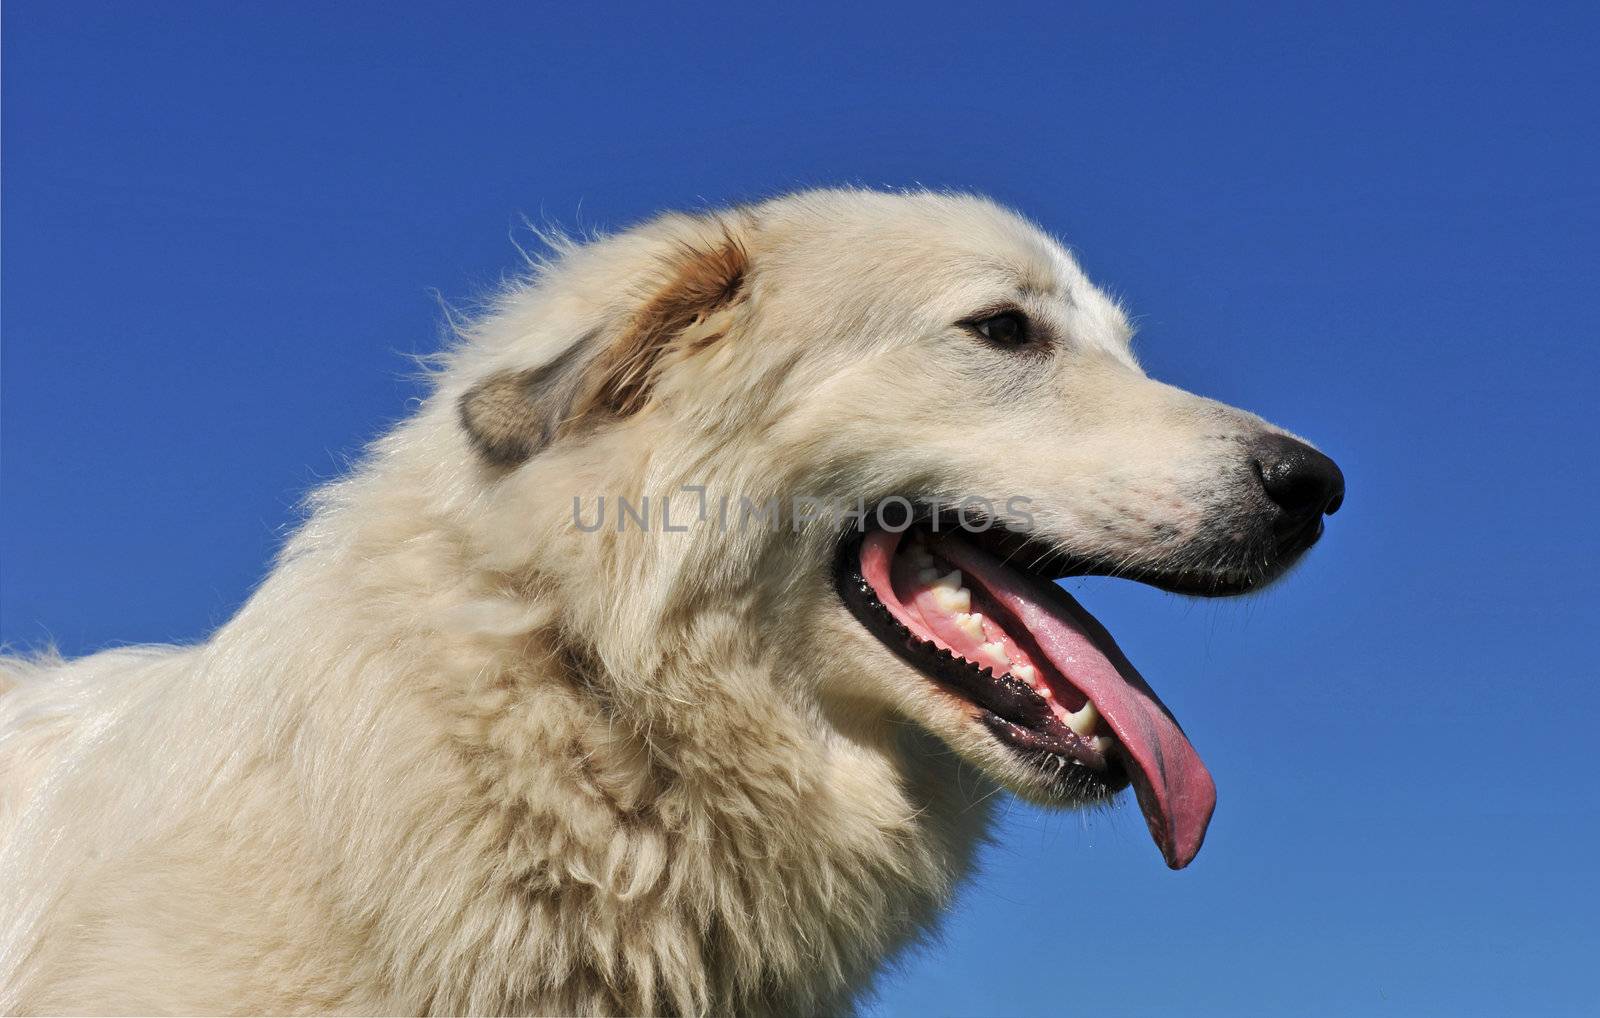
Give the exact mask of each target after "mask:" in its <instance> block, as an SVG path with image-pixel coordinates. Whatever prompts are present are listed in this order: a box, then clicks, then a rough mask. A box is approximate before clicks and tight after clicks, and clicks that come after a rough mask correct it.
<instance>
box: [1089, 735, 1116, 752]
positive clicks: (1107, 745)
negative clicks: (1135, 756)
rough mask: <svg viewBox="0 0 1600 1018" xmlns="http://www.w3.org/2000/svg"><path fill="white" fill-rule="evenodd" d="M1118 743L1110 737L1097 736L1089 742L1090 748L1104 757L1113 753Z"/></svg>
mask: <svg viewBox="0 0 1600 1018" xmlns="http://www.w3.org/2000/svg"><path fill="white" fill-rule="evenodd" d="M1116 743H1117V740H1116V739H1113V738H1112V737H1111V736H1109V735H1096V736H1095V737H1094V738H1092V739H1090V740H1089V748H1090V749H1092V750H1094V751H1095V752H1096V753H1099V754H1101V755H1102V756H1104V755H1105V754H1106V753H1109V752H1111V747H1112V746H1114V745H1116Z"/></svg>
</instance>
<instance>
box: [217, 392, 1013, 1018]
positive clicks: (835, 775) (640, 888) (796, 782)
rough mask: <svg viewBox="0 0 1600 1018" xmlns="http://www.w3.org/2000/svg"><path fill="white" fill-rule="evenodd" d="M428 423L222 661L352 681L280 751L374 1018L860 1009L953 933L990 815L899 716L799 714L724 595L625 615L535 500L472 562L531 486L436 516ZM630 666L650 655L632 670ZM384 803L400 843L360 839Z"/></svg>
mask: <svg viewBox="0 0 1600 1018" xmlns="http://www.w3.org/2000/svg"><path fill="white" fill-rule="evenodd" d="M442 417H443V411H436V412H433V413H424V414H423V415H422V416H421V417H420V418H419V419H418V420H415V421H413V422H409V423H408V424H407V425H404V426H402V428H401V429H400V430H399V431H398V432H397V433H396V434H395V435H394V436H392V437H391V438H389V439H387V440H385V442H384V443H381V444H380V446H379V448H378V450H377V451H376V453H375V455H374V457H373V459H372V461H371V462H370V463H369V464H368V465H367V466H366V467H364V468H363V469H362V470H360V471H358V472H357V473H356V474H355V475H353V476H352V477H351V478H349V479H347V480H344V481H341V482H338V483H337V484H335V485H333V486H331V487H330V488H328V489H326V490H325V491H324V492H323V493H322V494H321V495H320V496H319V498H318V508H317V510H316V512H315V514H314V515H313V517H312V518H311V520H310V521H309V522H308V524H307V526H306V527H305V528H304V530H303V531H302V533H301V534H300V535H299V536H298V537H297V538H296V539H295V541H293V542H292V543H291V545H290V547H289V549H288V550H287V551H286V553H285V559H284V562H283V563H282V565H281V567H280V570H279V571H278V572H277V573H276V574H275V575H274V576H273V578H272V579H270V580H269V581H268V583H267V584H266V585H265V586H264V587H263V589H262V590H261V592H260V593H259V594H258V595H257V597H256V598H254V599H253V600H252V602H251V604H250V605H248V606H247V607H246V608H245V610H244V611H242V612H241V613H240V615H239V617H238V618H236V619H235V621H234V622H232V623H230V624H229V626H227V627H225V628H224V630H223V631H222V632H221V633H220V634H219V636H218V638H217V640H216V641H215V643H214V645H213V647H212V648H211V649H212V652H214V653H227V652H228V647H229V645H230V644H231V643H235V642H241V643H248V642H249V641H251V640H254V639H259V638H260V635H261V634H262V633H264V632H265V631H266V630H267V629H268V628H269V627H271V628H273V629H277V628H278V627H283V626H296V627H300V628H299V630H297V631H299V632H301V633H302V634H303V638H302V639H299V640H297V641H293V642H290V641H281V640H280V641H273V642H274V644H275V646H276V647H277V648H280V649H282V648H285V647H288V648H292V652H295V653H299V654H303V655H308V656H309V657H308V659H316V658H321V659H324V660H327V659H337V660H341V661H344V662H347V664H348V671H347V672H346V673H345V674H341V675H337V676H334V675H329V676H326V677H324V678H323V679H322V680H321V682H322V683H323V685H322V686H321V688H320V689H319V690H315V691H310V692H309V694H308V695H313V696H318V697H320V699H321V702H320V703H319V706H318V709H317V710H316V711H315V712H311V713H313V714H314V715H315V716H317V717H320V718H321V719H322V722H321V724H322V725H323V726H324V727H323V728H322V729H321V730H318V731H306V730H305V729H304V728H303V727H302V728H301V729H299V730H296V731H292V732H291V731H284V732H281V733H280V738H281V739H282V743H281V744H282V745H283V746H286V747H292V756H291V765H292V766H294V767H296V769H297V771H298V773H296V774H295V775H294V780H295V781H296V782H298V783H299V784H300V785H301V786H302V787H305V786H307V785H310V786H311V790H310V791H309V792H308V793H307V794H305V795H303V796H301V798H300V800H299V801H300V802H301V803H303V804H304V809H306V810H308V811H312V812H313V814H314V815H311V816H307V817H304V818H303V821H302V822H303V823H304V825H305V827H306V829H307V830H309V831H311V832H315V833H317V834H320V835H321V836H322V837H323V838H324V839H325V843H324V844H322V845H315V844H313V845H310V846H308V855H309V856H311V857H317V856H319V855H320V854H321V853H323V852H325V851H332V852H333V853H334V855H335V857H339V856H340V855H346V854H349V853H359V854H360V855H361V858H359V859H353V860H351V862H350V864H349V865H346V866H342V867H339V870H340V872H338V873H336V874H335V875H334V877H333V879H331V880H330V881H328V882H327V884H326V885H325V886H326V887H327V888H328V889H330V890H331V891H332V892H333V895H334V898H335V900H334V901H332V902H330V903H329V904H328V906H327V908H328V910H329V911H330V912H332V913H334V914H335V915H339V916H341V917H342V918H343V920H344V921H347V922H350V923H356V924H365V925H366V926H367V929H368V930H369V931H370V932H369V933H368V938H367V939H368V943H369V944H370V946H371V948H372V950H373V951H374V952H376V953H377V955H378V957H379V960H380V964H381V968H382V970H383V972H384V973H385V979H386V980H387V981H388V983H389V984H390V985H391V986H392V992H393V997H392V999H388V1000H384V1001H381V1002H376V1003H379V1004H380V1006H383V1007H385V1008H386V1009H389V1010H410V1009H426V1010H430V1011H450V1012H458V1013H463V1012H484V1011H516V1010H534V1011H546V1012H556V1013H572V1014H583V1013H595V1012H626V1013H669V1012H685V1013H699V1012H705V1011H711V1012H721V1013H741V1014H756V1013H764V1012H771V1013H812V1014H816V1013H836V1012H839V1011H841V1010H845V1009H848V1007H849V1006H850V1003H851V1001H852V1000H853V999H854V998H855V997H856V996H857V995H859V993H860V992H861V991H862V990H864V989H865V988H866V987H868V986H869V985H870V982H871V979H872V976H873V974H874V973H875V972H876V971H877V970H878V969H879V968H880V967H881V966H882V964H883V963H884V961H885V960H886V959H887V958H888V957H889V956H891V955H892V954H893V953H894V952H896V951H897V950H898V949H899V948H901V947H903V946H904V945H906V944H907V943H908V942H911V941H913V940H915V939H916V938H917V937H919V936H920V935H922V934H924V933H925V932H926V931H928V930H929V929H930V927H931V926H932V924H933V923H934V921H935V919H936V916H937V915H938V913H939V912H940V910H941V909H942V908H943V906H944V905H946V904H947V903H948V899H949V897H950V894H951V892H952V889H953V886H954V884H955V883H956V881H957V880H959V878H960V877H961V875H962V874H963V873H964V872H965V871H966V869H967V868H968V866H969V864H970V859H971V855H972V852H973V850H974V848H975V846H976V844H977V843H978V841H979V840H980V839H981V837H982V831H983V828H984V826H985V822H986V818H987V810H986V808H985V807H984V806H983V805H982V804H981V801H979V800H981V799H983V798H984V791H985V789H986V788H987V785H986V784H985V783H983V782H982V781H975V780H974V777H975V776H974V775H971V774H961V775H958V774H957V773H956V772H957V768H958V767H959V766H960V765H959V764H958V763H956V762H955V761H954V759H953V758H952V757H951V756H950V755H949V754H946V753H941V752H938V751H935V750H931V749H929V748H928V747H927V746H925V745H923V744H921V743H920V742H918V739H919V736H916V735H914V734H912V733H911V732H910V731H909V730H908V729H907V728H906V727H905V726H903V725H899V724H896V723H895V722H894V721H893V720H892V719H890V718H888V717H882V716H871V715H866V716H855V715H852V714H851V713H850V712H849V711H844V712H841V714H842V715H844V716H845V717H848V718H849V719H850V720H849V721H848V722H846V721H843V720H840V719H839V718H832V717H828V716H826V715H825V711H823V710H822V709H821V708H819V707H817V706H814V705H812V706H808V697H807V696H806V695H805V693H804V692H803V686H801V685H797V684H796V683H795V682H794V681H793V679H792V677H789V676H783V675H778V674H774V671H775V669H777V668H780V667H781V665H780V664H779V663H778V659H777V657H776V656H775V655H774V654H773V653H772V651H771V648H770V647H769V646H768V645H767V644H766V643H764V642H763V641H762V640H758V639H755V638H754V636H753V634H754V633H757V632H761V631H762V630H761V629H760V628H759V627H754V626H752V625H751V619H750V617H749V615H750V613H751V612H753V611H755V610H757V609H756V607H755V606H753V605H750V604H746V603H742V602H741V601H740V599H739V595H738V593H737V591H736V590H734V589H729V590H727V591H725V592H724V596H723V599H721V600H719V601H709V602H707V601H705V600H704V598H703V593H702V601H701V603H700V606H699V607H698V608H697V610H695V611H694V612H692V613H687V612H684V611H682V610H681V608H680V606H679V605H677V604H675V603H665V604H657V605H643V604H639V603H637V602H638V596H639V595H638V593H637V591H632V592H630V591H629V590H628V589H627V587H628V585H629V583H630V582H634V581H636V580H637V579H638V578H637V577H633V576H632V575H631V571H630V566H629V562H630V549H629V546H628V541H629V540H630V537H629V536H628V535H627V534H617V533H614V532H612V533H607V534H604V535H599V534H595V535H590V534H580V533H577V532H575V531H574V530H573V528H571V527H570V525H567V526H558V525H555V524H553V523H551V522H550V520H551V518H552V517H554V518H558V519H561V520H563V521H564V520H565V519H567V517H565V516H563V515H561V514H564V513H566V512H568V511H569V509H570V507H569V506H560V507H557V506H555V505H551V504H548V502H549V500H546V502H547V504H546V506H545V510H546V511H544V512H538V513H533V514H531V518H530V519H529V522H528V524H527V527H526V529H528V530H529V531H530V532H531V534H530V537H531V539H530V540H529V542H528V543H527V544H526V545H523V546H522V547H520V548H517V549H509V548H504V547H501V548H495V549H486V548H485V547H483V546H482V545H479V544H476V543H475V541H476V539H475V537H474V533H475V532H495V533H503V532H504V529H503V527H504V521H503V520H497V519H496V518H495V517H496V515H497V514H498V513H501V512H505V511H511V510H510V509H509V507H510V506H516V507H517V511H520V512H523V513H525V514H526V513H528V507H529V504H530V503H529V502H528V501H527V498H528V492H529V491H530V490H534V489H537V487H538V485H539V481H538V479H537V477H533V478H524V479H521V480H520V481H518V480H512V479H508V480H507V481H506V482H505V485H504V486H503V490H500V491H499V494H498V496H497V495H493V494H492V495H489V496H476V497H474V498H473V499H471V500H467V501H463V502H460V503H456V504H448V503H440V502H438V501H425V500H428V499H436V498H437V496H436V495H430V494H427V493H430V492H432V493H436V492H440V491H446V492H448V491H460V490H464V486H462V485H454V484H451V483H448V481H447V482H445V483H439V482H440V480H441V479H440V478H438V477H437V476H434V477H431V478H429V479H428V480H429V481H430V482H431V483H422V481H423V478H422V477H421V476H420V473H421V472H422V471H427V470H435V471H436V470H437V467H436V464H437V463H439V462H440V461H441V460H442V459H443V457H441V455H440V453H439V451H438V450H437V449H436V448H434V446H435V444H436V443H438V442H440V441H446V440H448V439H447V437H446V436H447V435H448V423H447V422H444V421H441V420H439V419H440V418H442ZM419 451H420V452H421V453H422V454H421V455H416V453H417V452H419ZM456 460H457V461H458V462H461V457H459V456H457V457H456ZM410 464H415V467H413V466H411V465H410ZM461 469H463V470H471V469H477V467H476V466H473V465H471V464H464V465H463V466H462V467H461ZM552 469H562V467H561V465H560V464H554V465H553V466H552ZM594 480H595V482H596V483H597V484H599V483H601V481H600V479H594ZM519 483H520V484H521V485H522V487H521V488H518V487H517V485H518V484H519ZM596 490H606V489H604V488H597V489H596ZM497 498H500V499H504V500H505V504H499V503H498V502H497ZM353 521H360V524H359V529H355V527H356V524H355V523H354V522H353ZM412 524H415V526H412ZM405 527H409V529H397V528H405ZM650 537H651V538H653V539H657V540H659V539H660V535H659V534H652V535H650ZM694 558H695V555H694V553H693V551H692V550H689V551H686V553H685V555H684V561H686V562H692V561H693V560H694ZM577 577H586V578H587V580H588V582H586V583H581V584H580V583H576V582H573V580H574V578H577ZM291 578H292V579H291ZM663 586H665V587H667V588H668V589H670V588H671V584H666V585H663V584H653V585H650V586H649V587H648V589H661V588H662V587H663ZM280 590H281V591H294V592H295V597H296V598H297V603H289V602H287V601H285V600H282V599H281V598H280ZM580 598H582V599H586V600H584V601H582V602H581V603H577V602H576V601H575V599H580ZM336 604H337V605H343V606H345V608H346V609H347V610H348V606H349V605H351V604H357V605H369V606H373V607H374V608H376V609H377V610H375V611H374V612H373V613H372V614H371V616H370V617H369V618H368V619H366V620H365V622H366V623H367V625H368V626H369V628H368V629H366V630H365V632H364V634H363V637H362V639H361V643H362V645H361V646H359V647H352V646H344V647H340V648H338V653H337V654H334V655H333V656H332V658H330V656H329V655H330V651H331V650H332V648H331V647H330V646H329V641H333V640H337V639H341V638H342V639H348V631H347V630H346V631H344V632H341V633H329V634H327V635H326V639H323V638H322V637H321V636H320V635H319V632H318V630H319V620H321V619H324V618H334V617H339V615H338V613H337V612H335V611H334V610H333V606H334V605H336ZM433 605H439V606H448V610H445V611H439V612H435V611H433V610H432V608H431V606H433ZM641 626H644V627H648V628H649V629H650V630H651V631H650V632H649V634H648V639H644V640H640V639H638V637H639V636H640V635H641V631H640V627H641ZM607 631H613V637H614V638H612V639H610V640H604V639H597V638H596V637H597V634H604V633H605V632H607ZM617 634H620V639H619V638H615V637H616V636H617ZM630 640H634V641H636V643H635V644H634V645H637V646H649V647H651V648H652V655H651V656H650V657H648V658H641V657H638V656H636V655H630V654H629V653H628V650H627V648H628V647H629V645H630ZM239 652H240V653H241V654H242V655H246V656H248V655H250V654H251V653H252V652H251V650H250V649H248V648H245V647H241V648H240V651H239ZM285 669H286V671H289V672H293V671H295V670H297V666H296V665H294V664H286V665H285ZM809 699H810V702H811V703H812V704H814V703H815V699H814V698H809ZM330 708H334V710H335V711H337V713H335V712H334V711H330ZM279 716H282V717H292V716H293V712H288V711H284V712H280V715H279ZM351 733H360V735H359V738H356V737H353V736H352V735H351ZM379 768H384V769H383V770H379ZM960 789H965V790H966V793H965V794H963V793H962V792H961V791H960ZM356 802H361V803H362V805H361V807H360V808H359V809H357V808H355V806H354V803H356ZM379 804H381V807H382V808H383V809H385V810H387V811H388V812H389V815H388V816H386V817H382V818H379V819H377V820H376V821H374V822H372V823H370V824H369V825H368V829H363V830H359V831H351V830H349V829H348V827H349V821H348V818H349V817H359V816H364V815H366V814H368V813H370V811H371V810H373V809H375V808H379ZM469 873H470V874H479V875H482V874H488V875H489V876H488V879H481V877H480V879H478V880H475V881H472V882H466V881H463V879H462V875H463V874H469ZM356 875H359V880H360V882H359V883H356V882H350V881H353V880H354V879H355V878H356ZM327 1003H338V1004H348V1003H350V1002H348V1001H333V1000H330V1001H328V1002H327Z"/></svg>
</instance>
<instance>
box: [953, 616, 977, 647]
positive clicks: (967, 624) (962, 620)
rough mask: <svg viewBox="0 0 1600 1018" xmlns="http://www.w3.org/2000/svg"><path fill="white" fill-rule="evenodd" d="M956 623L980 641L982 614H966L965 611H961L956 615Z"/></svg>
mask: <svg viewBox="0 0 1600 1018" xmlns="http://www.w3.org/2000/svg"><path fill="white" fill-rule="evenodd" d="M956 625H958V626H960V627H961V631H962V632H963V633H966V634H967V635H968V636H970V637H972V638H973V639H974V640H979V641H981V640H982V639H983V616H982V615H979V614H977V613H973V614H971V615H968V614H967V613H966V612H961V613H960V614H958V615H957V616H956Z"/></svg>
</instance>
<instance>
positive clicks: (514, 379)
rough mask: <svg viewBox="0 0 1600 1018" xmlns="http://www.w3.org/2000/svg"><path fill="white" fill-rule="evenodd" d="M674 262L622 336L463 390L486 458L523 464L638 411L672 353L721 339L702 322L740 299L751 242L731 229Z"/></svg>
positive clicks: (591, 340) (463, 411)
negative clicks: (596, 425)
mask: <svg viewBox="0 0 1600 1018" xmlns="http://www.w3.org/2000/svg"><path fill="white" fill-rule="evenodd" d="M669 269H670V271H671V273H672V274H671V276H670V278H669V280H668V282H667V283H666V285H664V286H663V287H662V288H661V289H660V290H659V291H658V292H657V293H656V295H655V296H654V297H652V298H651V299H650V300H649V301H648V302H647V303H646V304H645V305H644V306H643V307H642V308H640V309H639V310H638V311H637V312H635V313H634V314H633V315H631V316H629V317H628V318H627V319H626V321H625V322H624V323H623V324H622V326H621V330H620V334H618V335H616V337H615V338H614V339H608V338H607V335H606V333H605V332H600V333H596V334H592V335H589V336H586V337H584V338H583V339H581V340H579V341H578V342H576V343H574V344H572V346H570V347H569V348H568V349H567V350H566V351H565V352H564V353H562V355H561V356H560V357H557V358H556V359H555V360H554V361H552V362H550V363H549V364H546V365H544V366H542V367H539V368H533V369H530V370H527V371H503V372H500V373H498V374H494V375H491V376H489V377H488V378H486V379H484V380H483V381H481V382H479V383H478V384H477V385H475V386H473V387H472V388H471V389H469V390H468V391H467V392H466V393H465V394H463V395H462V397H461V399H460V401H459V403H458V404H457V411H458V414H459V416H460V419H461V425H462V427H464V428H465V429H466V431H467V435H468V437H469V438H470V439H471V440H472V444H473V446H474V447H475V448H476V449H477V450H478V452H479V453H480V454H481V455H482V456H483V457H484V459H486V460H488V461H489V462H490V463H492V464H494V465H496V466H502V467H511V466H516V465H517V464H519V463H522V462H523V461H525V460H527V459H528V458H529V457H530V456H533V455H534V454H535V453H537V452H539V451H540V450H541V449H543V448H544V447H545V446H547V445H549V444H550V443H551V442H553V441H555V440H556V439H557V438H560V437H561V436H563V435H565V434H567V433H569V432H571V431H574V430H577V429H578V428H579V427H580V426H582V424H583V423H585V422H588V421H593V420H595V419H597V418H601V417H604V418H608V419H615V418H619V417H627V416H630V415H632V414H635V413H638V412H639V411H640V410H642V409H644V407H645V405H646V404H647V403H649V401H650V393H651V388H652V386H653V384H654V382H655V379H656V376H657V374H658V372H659V370H660V368H661V366H662V364H663V359H664V358H665V357H666V356H667V355H668V354H669V353H674V352H675V353H677V354H680V355H681V354H689V353H693V352H694V351H696V350H699V349H702V348H704V347H706V346H709V345H710V344H711V343H713V342H715V341H716V340H717V339H718V338H720V336H721V332H719V331H718V330H717V328H716V327H712V328H709V329H698V328H697V326H701V325H704V324H705V323H706V321H707V319H708V318H710V316H712V315H714V314H716V313H717V312H718V311H721V310H723V309H725V308H728V307H730V306H731V305H733V304H735V303H736V302H737V301H738V300H739V299H740V297H741V295H742V291H743V287H744V284H745V280H746V277H747V275H748V273H749V255H748V254H747V253H746V251H745V249H744V245H743V244H741V243H739V241H738V240H737V239H736V238H735V237H734V236H733V235H732V234H731V233H728V232H724V233H723V236H722V239H721V241H720V242H719V243H718V244H717V245H716V246H715V247H711V248H706V249H704V250H700V249H696V248H693V247H690V246H688V245H684V246H682V247H681V248H680V249H679V251H678V253H677V254H676V256H675V257H673V258H672V259H671V261H670V263H669Z"/></svg>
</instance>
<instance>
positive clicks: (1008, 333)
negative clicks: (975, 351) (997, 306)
mask: <svg viewBox="0 0 1600 1018" xmlns="http://www.w3.org/2000/svg"><path fill="white" fill-rule="evenodd" d="M965 325H966V326H967V328H969V329H971V330H972V331H973V332H976V333H977V334H978V335H980V336H982V337H983V338H984V339H987V340H988V341H989V342H991V343H993V344H995V345H996V346H1022V345H1023V344H1025V343H1027V342H1028V319H1027V318H1026V317H1025V316H1024V315H1023V314H1022V313H1021V312H1020V311H1002V312H1001V313H1000V314H997V315H989V316H987V317H985V318H974V319H972V320H970V321H968V322H966V323H965Z"/></svg>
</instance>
